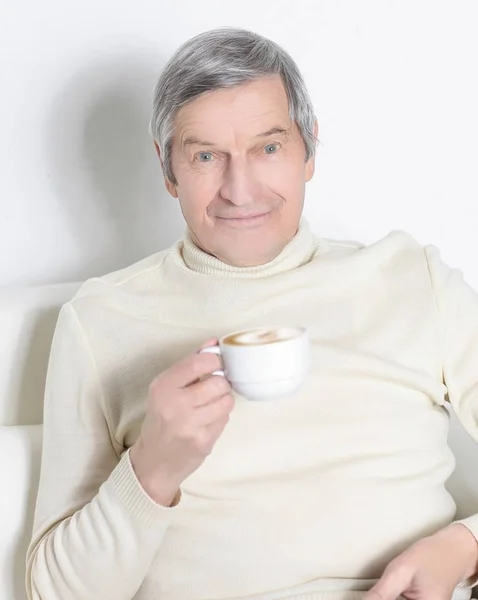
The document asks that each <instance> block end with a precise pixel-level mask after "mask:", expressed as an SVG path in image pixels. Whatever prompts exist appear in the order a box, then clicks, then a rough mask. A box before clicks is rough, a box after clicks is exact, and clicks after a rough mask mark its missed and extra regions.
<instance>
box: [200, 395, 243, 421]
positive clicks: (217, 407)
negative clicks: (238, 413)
mask: <svg viewBox="0 0 478 600" xmlns="http://www.w3.org/2000/svg"><path fill="white" fill-rule="evenodd" d="M233 408H234V398H233V396H232V395H231V394H226V395H225V396H222V397H221V398H217V399H216V400H214V402H210V403H209V404H207V405H206V406H202V407H201V408H200V409H199V410H198V411H197V413H196V423H197V425H198V426H199V427H209V426H211V427H214V426H215V425H217V426H218V427H220V428H222V427H224V425H225V423H226V422H227V420H228V418H229V415H230V413H231V410H232V409H233Z"/></svg>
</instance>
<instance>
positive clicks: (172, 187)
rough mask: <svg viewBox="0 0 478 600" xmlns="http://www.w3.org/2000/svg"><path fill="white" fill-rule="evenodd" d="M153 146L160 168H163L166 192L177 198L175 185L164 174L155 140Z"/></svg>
mask: <svg viewBox="0 0 478 600" xmlns="http://www.w3.org/2000/svg"><path fill="white" fill-rule="evenodd" d="M154 147H155V148H156V154H157V155H158V158H159V162H160V163H161V169H162V170H163V177H164V185H165V186H166V189H167V190H168V192H169V193H170V194H171V196H172V197H173V198H178V196H179V194H178V189H177V186H176V185H175V184H174V183H172V182H171V181H169V179H168V178H167V177H166V175H165V174H164V164H163V158H162V156H161V149H160V147H159V146H158V144H157V142H156V140H155V141H154Z"/></svg>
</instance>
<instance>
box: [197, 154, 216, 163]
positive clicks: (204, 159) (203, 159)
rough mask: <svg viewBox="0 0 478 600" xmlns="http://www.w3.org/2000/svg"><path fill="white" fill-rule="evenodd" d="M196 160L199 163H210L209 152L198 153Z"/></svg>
mask: <svg viewBox="0 0 478 600" xmlns="http://www.w3.org/2000/svg"><path fill="white" fill-rule="evenodd" d="M197 158H198V159H199V162H211V160H212V154H211V153H210V152H199V153H198V154H197Z"/></svg>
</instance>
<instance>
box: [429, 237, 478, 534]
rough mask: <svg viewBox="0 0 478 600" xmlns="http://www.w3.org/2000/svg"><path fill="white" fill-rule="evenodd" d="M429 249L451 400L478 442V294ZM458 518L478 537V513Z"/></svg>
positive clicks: (445, 380)
mask: <svg viewBox="0 0 478 600" xmlns="http://www.w3.org/2000/svg"><path fill="white" fill-rule="evenodd" d="M425 253H426V257H427V260H428V267H429V272H430V276H431V280H432V285H433V288H434V290H435V296H436V300H437V305H438V309H439V312H440V315H441V322H442V331H443V337H442V353H443V380H444V383H445V385H446V387H447V390H448V400H449V401H450V404H451V405H452V407H453V410H454V412H455V414H456V416H457V418H458V419H459V421H460V422H461V424H462V425H463V427H464V428H465V429H466V431H467V432H468V433H469V435H470V436H471V437H472V438H473V439H474V440H475V442H478V294H476V292H475V291H474V290H473V289H472V288H471V287H470V286H469V285H468V284H467V283H466V282H465V281H464V280H463V276H462V273H461V271H459V270H457V269H451V268H449V267H447V266H446V265H445V264H444V263H443V262H442V261H441V259H440V254H439V251H438V250H437V249H436V248H435V247H434V246H428V247H427V248H425ZM477 468H478V465H477ZM477 508H478V501H477ZM457 522H458V523H462V524H463V525H465V526H466V527H467V528H468V529H469V530H470V531H471V533H472V534H473V535H474V536H475V538H476V539H477V540H478V514H474V515H471V516H469V517H468V518H465V519H461V520H459V521H457Z"/></svg>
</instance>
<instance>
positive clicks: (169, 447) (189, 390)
mask: <svg viewBox="0 0 478 600" xmlns="http://www.w3.org/2000/svg"><path fill="white" fill-rule="evenodd" d="M214 343H216V340H210V341H209V342H206V344H204V346H203V348H205V347H207V346H212V345H214ZM220 369H222V365H221V359H220V357H219V356H217V355H216V354H212V353H204V354H193V355H191V356H188V357H187V358H185V359H183V360H182V361H180V362H178V363H177V364H175V365H173V366H172V367H171V368H169V369H167V370H166V371H164V372H163V373H161V374H160V375H158V377H156V379H154V380H153V382H152V383H151V385H150V386H149V394H148V401H147V407H146V416H145V418H144V421H143V425H142V428H141V431H140V434H139V436H138V439H137V441H136V443H135V444H134V445H133V446H132V447H131V450H130V460H131V464H132V465H133V469H134V471H135V473H136V476H137V477H138V480H139V482H140V483H141V485H142V487H143V489H144V490H145V492H146V493H147V494H148V495H149V496H150V497H151V498H152V499H153V500H154V501H155V502H157V503H158V504H162V505H163V506H170V505H171V504H172V502H173V500H174V498H175V496H176V494H177V491H178V490H179V487H180V485H181V483H182V482H183V481H184V480H185V479H186V477H188V476H189V475H191V473H193V472H194V471H195V470H196V469H197V468H198V467H199V466H200V465H201V464H202V463H203V462H204V460H205V458H206V457H207V455H208V454H210V452H211V451H212V448H213V446H214V444H215V443H216V441H217V439H218V438H219V436H220V435H221V433H222V432H223V430H224V428H225V426H226V424H227V422H228V420H229V414H230V413H231V410H232V408H233V406H234V399H233V397H232V395H231V386H230V384H229V382H228V381H227V379H225V378H224V377H221V376H220V375H211V373H213V372H214V371H218V370H220ZM205 376H206V378H204V377H205ZM203 378H204V379H203Z"/></svg>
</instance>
